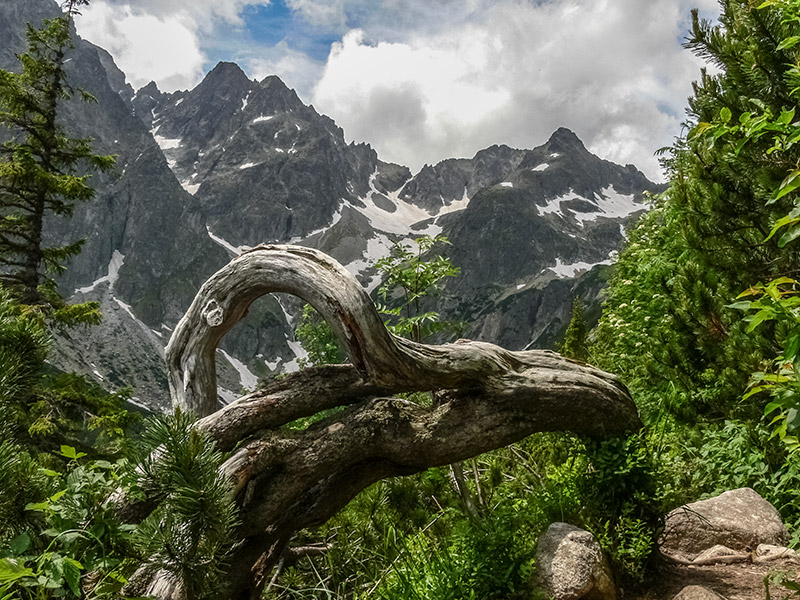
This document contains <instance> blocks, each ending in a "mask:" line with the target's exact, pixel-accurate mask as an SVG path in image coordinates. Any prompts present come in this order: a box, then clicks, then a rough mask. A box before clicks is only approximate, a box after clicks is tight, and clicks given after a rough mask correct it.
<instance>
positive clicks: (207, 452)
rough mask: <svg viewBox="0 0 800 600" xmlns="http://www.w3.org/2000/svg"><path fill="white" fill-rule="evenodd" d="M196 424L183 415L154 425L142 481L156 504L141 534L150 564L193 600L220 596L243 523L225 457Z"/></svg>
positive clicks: (146, 440)
mask: <svg viewBox="0 0 800 600" xmlns="http://www.w3.org/2000/svg"><path fill="white" fill-rule="evenodd" d="M193 425H194V418H192V417H191V415H188V414H185V413H181V412H180V411H176V412H175V413H174V414H173V415H170V416H166V417H162V418H154V419H152V420H150V422H149V423H148V425H147V427H146V428H145V430H144V433H143V435H142V442H143V446H142V448H141V452H142V453H141V455H140V456H141V458H140V460H139V465H138V468H137V471H138V474H139V477H138V479H137V482H136V483H137V486H138V488H139V489H140V490H141V493H143V494H144V495H145V496H146V497H147V499H148V501H150V502H155V503H158V508H157V509H156V510H155V511H153V512H152V513H151V514H150V516H148V518H147V519H146V520H145V521H143V522H142V523H141V524H140V525H139V526H138V528H137V531H136V534H135V540H136V542H137V544H138V545H139V547H140V548H141V549H142V556H143V557H145V560H144V565H145V567H146V568H147V570H148V572H159V571H161V572H164V573H167V574H169V576H170V577H172V578H173V579H175V580H177V581H179V582H180V583H181V584H182V586H183V589H184V592H185V594H186V598H187V600H199V599H203V598H214V597H215V594H216V592H217V591H218V588H219V586H220V585H221V584H222V583H223V581H222V578H221V575H222V574H223V573H224V567H225V564H226V563H225V560H226V557H227V555H228V552H229V551H230V550H231V547H232V546H233V544H234V543H235V541H236V538H235V537H234V536H235V528H236V525H237V524H238V509H237V507H236V504H235V502H234V501H233V499H232V497H231V483H230V482H229V481H227V480H226V479H224V478H223V477H221V476H220V474H219V468H220V465H221V464H222V461H223V456H222V453H221V452H219V451H217V450H216V448H215V447H214V444H213V442H211V441H210V440H209V438H208V437H207V436H206V435H205V434H203V433H201V432H199V431H198V430H197V429H195V428H194V427H193Z"/></svg>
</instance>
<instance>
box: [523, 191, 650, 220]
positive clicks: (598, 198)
mask: <svg viewBox="0 0 800 600" xmlns="http://www.w3.org/2000/svg"><path fill="white" fill-rule="evenodd" d="M570 200H580V201H583V202H585V203H587V204H589V205H593V206H594V207H596V209H594V210H587V211H583V210H575V209H571V208H566V211H568V212H569V214H570V216H571V217H572V218H573V219H575V220H576V221H578V224H579V225H580V226H581V227H583V225H584V223H586V222H587V221H596V220H597V219H598V218H600V217H604V218H607V219H621V218H624V217H629V216H631V215H633V214H635V213H637V212H641V211H643V210H645V209H646V208H647V207H646V206H644V205H643V204H641V203H639V202H636V201H635V200H634V195H633V194H620V193H619V192H617V191H616V190H615V189H614V186H613V185H609V186H607V187H605V188H603V189H602V190H600V193H599V194H597V193H595V194H593V198H592V199H589V198H586V197H584V196H581V195H579V194H576V193H575V192H574V191H573V190H572V189H570V191H569V192H567V193H566V194H563V195H561V196H558V197H556V198H552V199H550V200H548V201H547V204H545V205H544V206H540V205H537V207H536V208H537V209H538V210H539V214H540V215H546V214H553V213H555V214H557V215H558V216H560V217H561V218H566V216H567V215H566V214H565V212H564V209H562V207H561V204H562V203H563V202H567V201H570Z"/></svg>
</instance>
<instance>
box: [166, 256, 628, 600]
mask: <svg viewBox="0 0 800 600" xmlns="http://www.w3.org/2000/svg"><path fill="white" fill-rule="evenodd" d="M270 292H284V293H290V294H294V295H296V296H299V297H300V298H302V299H303V300H305V301H306V302H308V303H310V304H311V305H312V306H314V308H315V309H316V310H317V311H319V312H320V313H321V314H322V315H323V317H324V318H325V319H326V320H327V321H328V322H329V323H330V324H331V326H332V327H333V329H334V331H335V332H336V333H337V335H338V336H339V338H340V339H341V340H342V341H343V342H344V343H345V344H346V347H347V350H348V353H349V355H350V359H351V363H352V364H350V365H340V366H336V367H322V368H317V369H309V370H307V371H304V372H301V373H296V374H292V375H290V376H288V377H287V378H285V379H283V380H281V381H276V382H273V383H272V384H270V385H269V386H268V387H266V388H265V389H262V390H258V391H256V392H253V393H251V394H249V395H247V396H245V397H243V398H240V399H239V400H237V401H235V402H233V403H232V404H230V405H229V406H226V407H223V408H220V407H219V405H218V401H217V391H216V373H215V362H214V360H215V356H214V354H215V351H216V347H217V344H218V343H219V341H220V340H221V339H222V337H223V336H224V335H225V333H227V332H228V331H229V330H230V329H231V328H232V327H233V326H234V325H235V324H236V323H237V322H238V321H239V320H241V319H242V318H243V317H244V315H245V314H246V312H247V309H248V307H249V306H250V304H251V303H252V302H253V301H254V300H255V299H257V298H258V297H260V296H262V295H264V294H266V293H270ZM166 358H167V365H168V370H169V377H170V389H171V392H172V395H173V403H174V404H175V406H178V407H181V408H183V409H188V410H192V411H194V412H196V413H198V414H199V415H201V416H202V417H203V418H202V419H201V420H200V421H199V422H198V425H197V426H198V427H200V428H202V429H203V430H205V431H207V432H208V433H209V434H210V435H211V437H212V438H214V439H215V440H216V441H217V443H218V445H219V446H220V447H221V448H223V449H233V448H234V447H236V446H237V445H238V448H237V449H236V450H235V451H234V452H233V454H232V455H231V456H230V458H229V459H228V460H227V461H226V462H225V464H224V465H223V467H222V470H223V472H224V473H225V475H227V476H228V477H229V478H230V479H231V481H232V482H233V484H234V488H233V489H234V493H235V495H236V498H237V499H238V501H239V502H240V504H241V509H242V513H241V514H242V525H241V530H240V533H241V537H242V538H243V539H244V543H242V544H240V545H239V546H238V548H237V550H236V555H235V556H234V558H233V560H231V571H230V577H229V588H228V590H227V595H226V598H231V599H232V598H256V597H258V594H259V591H260V589H261V586H262V585H263V583H264V582H265V581H266V579H268V577H267V576H268V574H269V572H270V570H271V569H272V567H274V566H275V565H276V564H277V562H278V561H279V560H280V559H281V556H283V552H284V549H285V546H286V543H287V542H288V540H289V539H290V538H291V536H292V534H293V533H294V532H296V531H297V530H298V529H301V528H304V527H308V526H311V525H316V524H320V523H323V522H325V521H326V520H327V519H328V518H330V517H331V516H332V515H334V514H335V513H336V512H337V511H338V510H340V509H341V508H342V507H343V506H344V505H345V504H346V503H347V502H349V501H350V499H352V498H353V497H354V496H355V495H356V494H357V493H358V492H360V491H361V490H363V489H364V488H365V487H366V486H368V485H370V484H372V483H374V482H375V481H378V480H380V479H382V478H385V477H389V476H394V475H404V474H410V473H415V472H418V471H420V470H423V469H426V468H428V467H431V466H438V465H445V464H450V463H454V462H457V461H461V460H464V459H466V458H470V457H472V456H475V455H476V454H479V453H481V452H485V451H488V450H491V449H495V448H499V447H502V446H505V445H508V444H510V443H513V442H515V441H518V440H520V439H522V438H524V437H526V436H528V435H530V434H531V433H534V432H538V431H553V430H570V431H575V432H578V433H583V434H588V435H592V436H598V437H603V436H608V435H613V434H618V433H622V432H625V431H630V430H633V429H636V428H638V427H639V426H640V421H639V418H638V415H637V412H636V408H635V406H634V404H633V402H632V400H631V398H630V395H629V394H628V391H627V389H626V388H625V387H624V385H622V384H621V383H620V382H619V380H618V379H617V378H616V377H614V376H613V375H610V374H608V373H605V372H603V371H600V370H598V369H595V368H593V367H590V366H588V365H584V364H579V363H576V362H574V361H570V360H567V359H564V358H562V357H561V356H559V355H558V354H556V353H554V352H549V351H527V352H512V351H507V350H504V349H502V348H499V347H497V346H495V345H493V344H487V343H483V342H471V341H463V340H462V341H459V342H458V343H455V344H445V345H441V346H430V345H425V344H419V343H415V342H411V341H408V340H405V339H402V338H398V337H396V336H394V335H392V334H391V333H389V332H388V331H387V330H386V328H385V327H384V325H383V323H382V321H381V318H380V316H379V315H378V313H377V312H376V310H375V308H374V306H373V304H372V301H371V300H370V298H369V296H368V295H367V293H366V292H365V291H364V290H363V288H362V287H361V285H360V284H359V283H358V282H357V281H356V280H355V278H353V277H352V276H351V275H350V274H349V273H348V272H347V271H346V270H345V269H344V268H343V267H341V266H340V265H339V264H338V263H336V262H335V261H333V260H332V259H330V258H329V257H327V256H326V255H324V254H322V253H321V252H318V251H316V250H312V249H308V248H300V247H293V246H264V247H260V248H257V249H255V250H253V251H251V252H248V253H246V254H243V255H241V256H239V257H238V258H236V259H234V260H233V261H231V263H230V264H229V265H227V266H226V267H224V268H223V269H221V270H220V271H218V272H217V273H216V274H215V275H213V276H212V277H211V278H210V279H209V280H208V281H207V282H206V283H205V284H204V285H203V287H202V288H201V290H200V292H199V293H198V295H197V297H196V298H195V300H194V302H193V303H192V305H191V307H190V308H189V310H188V311H187V313H186V316H185V317H184V318H183V319H182V320H181V322H180V323H179V324H178V326H177V327H176V328H175V331H174V333H173V336H172V339H171V340H170V342H169V345H168V346H167V351H166ZM410 391H435V392H437V402H436V404H435V406H433V407H430V408H426V407H422V406H419V405H417V404H414V403H413V402H410V401H408V400H402V399H398V398H394V397H391V396H393V395H394V394H397V393H399V392H410ZM334 407H346V408H345V409H344V410H342V411H341V412H339V413H337V414H335V415H334V416H332V417H329V418H327V419H325V420H323V421H321V422H319V423H317V424H315V425H313V426H311V427H309V428H308V429H307V430H305V431H294V430H290V429H287V428H285V427H282V426H283V425H286V424H287V423H290V422H292V421H294V420H296V419H298V418H301V417H307V416H311V415H315V414H317V413H319V412H320V411H322V410H325V409H329V408H334ZM173 596H174V597H175V598H177V593H175V594H173Z"/></svg>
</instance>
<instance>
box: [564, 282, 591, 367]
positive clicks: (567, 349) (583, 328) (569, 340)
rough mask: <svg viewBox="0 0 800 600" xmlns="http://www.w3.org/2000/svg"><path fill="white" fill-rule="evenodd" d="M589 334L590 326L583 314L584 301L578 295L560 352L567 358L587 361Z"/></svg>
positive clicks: (573, 304)
mask: <svg viewBox="0 0 800 600" xmlns="http://www.w3.org/2000/svg"><path fill="white" fill-rule="evenodd" d="M588 336H589V328H588V326H587V324H586V319H585V317H584V316H583V303H582V302H581V299H580V298H577V297H576V298H575V300H574V301H573V303H572V317H571V318H570V321H569V325H567V330H566V331H565V332H564V343H563V344H561V348H559V352H561V354H562V355H564V356H566V357H567V358H574V359H576V360H581V361H586V360H587V359H588V358H589V349H588V346H587V342H588Z"/></svg>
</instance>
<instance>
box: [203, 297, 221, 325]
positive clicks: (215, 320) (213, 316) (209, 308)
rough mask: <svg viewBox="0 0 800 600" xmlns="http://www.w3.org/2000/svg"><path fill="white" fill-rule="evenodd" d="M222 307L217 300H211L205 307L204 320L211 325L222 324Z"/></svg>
mask: <svg viewBox="0 0 800 600" xmlns="http://www.w3.org/2000/svg"><path fill="white" fill-rule="evenodd" d="M223 317H224V315H223V311H222V307H221V306H220V305H219V303H218V302H217V301H216V300H209V301H208V304H206V306H205V308H204V309H203V320H205V322H206V323H208V326H209V327H219V326H220V325H222V320H223Z"/></svg>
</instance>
